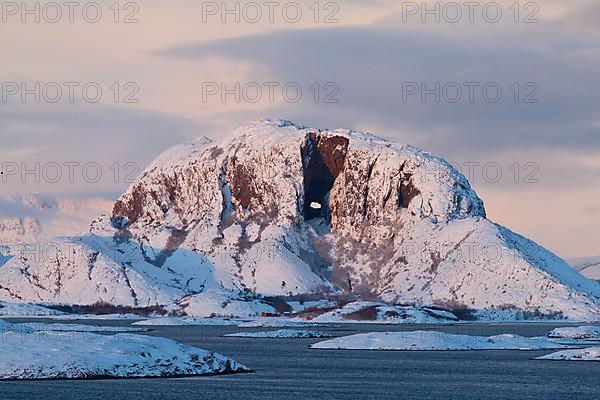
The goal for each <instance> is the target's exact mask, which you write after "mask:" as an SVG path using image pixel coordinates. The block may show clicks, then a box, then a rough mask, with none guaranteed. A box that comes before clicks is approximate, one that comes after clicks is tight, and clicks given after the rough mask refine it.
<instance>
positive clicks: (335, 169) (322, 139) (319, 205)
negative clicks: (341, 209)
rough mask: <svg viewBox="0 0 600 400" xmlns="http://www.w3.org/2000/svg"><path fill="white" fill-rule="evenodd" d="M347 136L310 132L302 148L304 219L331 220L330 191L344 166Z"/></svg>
mask: <svg viewBox="0 0 600 400" xmlns="http://www.w3.org/2000/svg"><path fill="white" fill-rule="evenodd" d="M347 151H348V139H347V138H344V137H341V136H325V135H321V134H320V133H317V132H312V133H310V134H309V135H308V136H307V138H306V142H305V143H304V146H303V147H302V149H301V156H302V167H303V175H304V202H303V216H304V220H310V219H313V218H325V220H326V221H328V222H329V219H330V215H329V192H330V191H331V189H332V188H333V183H334V182H335V179H336V178H337V177H338V175H339V174H340V172H342V169H343V168H344V162H345V160H346V154H347Z"/></svg>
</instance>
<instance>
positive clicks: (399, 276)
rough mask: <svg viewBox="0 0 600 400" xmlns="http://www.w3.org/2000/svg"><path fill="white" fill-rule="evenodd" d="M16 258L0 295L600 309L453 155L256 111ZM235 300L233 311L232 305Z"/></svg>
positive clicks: (595, 292)
mask: <svg viewBox="0 0 600 400" xmlns="http://www.w3.org/2000/svg"><path fill="white" fill-rule="evenodd" d="M62 244H63V246H61V248H58V249H55V251H54V252H53V253H52V255H51V256H50V257H39V259H31V258H28V257H13V258H12V259H11V260H9V261H8V262H7V263H6V264H5V265H4V267H3V268H2V270H0V299H5V300H10V301H37V302H40V301H43V302H64V303H76V304H91V303H94V302H97V301H105V302H110V303H113V304H121V305H130V306H138V307H142V306H148V305H155V304H160V305H170V306H171V307H176V308H178V309H180V310H182V311H183V312H186V313H188V314H190V315H197V314H202V313H204V312H205V311H206V307H205V305H206V304H210V305H211V306H210V308H211V309H213V307H214V305H215V304H217V305H221V308H223V309H225V308H227V307H228V306H230V307H231V308H232V309H234V310H235V311H236V313H238V314H243V313H244V312H247V313H251V312H256V311H259V310H261V307H263V309H264V305H261V303H260V302H257V301H256V300H255V299H254V298H253V296H254V295H255V294H260V295H269V296H276V295H295V294H301V293H320V294H323V295H325V294H327V293H344V292H353V293H355V294H360V295H361V296H362V297H363V298H370V299H380V300H383V301H387V302H394V303H418V304H438V305H447V306H450V307H469V308H476V309H488V308H495V309H502V310H513V309H515V310H525V311H531V312H534V313H544V314H556V313H562V314H563V315H564V316H566V317H570V318H577V319H596V318H597V317H598V314H599V313H600V284H598V283H597V282H593V281H590V280H587V279H585V278H583V277H582V276H580V275H579V274H578V273H577V272H576V271H575V270H574V269H572V268H571V267H570V266H569V265H568V264H567V263H565V262H564V261H563V260H561V259H560V258H559V257H557V256H555V255H554V254H552V253H550V252H549V251H547V250H545V249H544V248H542V247H540V246H538V245H537V244H535V243H533V242H532V241H530V240H528V239H526V238H524V237H522V236H519V235H518V234H516V233H513V232H511V231H510V230H508V229H506V228H504V227H501V226H499V225H497V224H495V223H493V222H491V221H489V220H488V219H486V214H485V209H484V205H483V202H482V201H481V199H480V198H479V197H478V196H477V194H476V193H475V192H474V190H473V189H472V188H471V186H470V185H469V182H468V181H467V180H466V178H465V177H464V176H463V175H462V174H461V173H459V172H458V171H457V170H455V169H454V168H453V167H452V166H451V165H450V164H449V163H447V162H446V161H444V160H442V159H440V158H437V157H434V156H432V155H430V154H429V153H426V152H424V151H421V150H419V149H417V148H414V147H412V146H401V145H396V144H394V143H390V142H388V141H385V140H384V139H381V138H378V137H376V136H373V135H371V134H368V133H362V132H355V131H349V130H320V129H313V128H305V127H302V126H298V125H295V124H293V123H291V122H288V121H258V122H252V123H249V124H247V125H245V126H242V127H240V128H239V129H237V130H236V131H235V132H234V134H233V135H231V136H229V137H228V138H226V139H224V140H223V141H222V142H219V143H215V142H212V141H210V140H208V139H206V138H202V139H199V140H196V141H194V142H190V143H186V144H184V145H182V146H179V147H177V148H175V149H172V150H170V151H168V152H166V153H165V154H163V155H161V156H160V157H159V158H158V159H157V160H156V161H155V162H153V163H152V165H151V166H150V167H149V168H148V169H147V170H146V171H145V172H144V174H143V176H142V177H141V178H140V180H139V181H138V182H137V183H136V184H134V185H133V186H131V187H130V188H129V190H128V191H127V192H126V193H125V194H124V195H123V196H122V197H121V198H120V199H119V200H118V201H117V202H116V203H115V204H114V207H113V211H112V214H111V215H110V216H101V217H99V218H97V219H95V220H94V221H93V222H92V225H91V229H90V233H89V234H88V235H84V236H78V237H73V238H71V239H65V240H63V241H62ZM224 314H227V312H225V313H224Z"/></svg>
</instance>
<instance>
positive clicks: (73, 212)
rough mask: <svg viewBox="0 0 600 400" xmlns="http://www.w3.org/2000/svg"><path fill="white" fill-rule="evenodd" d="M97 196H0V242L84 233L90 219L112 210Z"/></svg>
mask: <svg viewBox="0 0 600 400" xmlns="http://www.w3.org/2000/svg"><path fill="white" fill-rule="evenodd" d="M111 207H112V202H111V201H110V200H109V199H106V198H100V197H68V196H50V195H41V194H30V195H25V196H22V195H15V196H1V197H0V241H1V242H3V243H7V242H13V243H21V242H35V241H39V240H48V239H52V238H54V237H56V236H71V235H78V234H82V233H86V232H87V231H88V230H89V226H90V221H91V220H92V219H93V218H95V217H96V216H98V215H99V214H101V213H104V212H107V211H109V210H110V209H111Z"/></svg>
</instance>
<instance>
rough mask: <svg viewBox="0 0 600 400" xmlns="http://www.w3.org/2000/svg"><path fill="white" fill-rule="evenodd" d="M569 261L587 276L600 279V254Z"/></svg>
mask: <svg viewBox="0 0 600 400" xmlns="http://www.w3.org/2000/svg"><path fill="white" fill-rule="evenodd" d="M568 261H569V264H571V266H572V267H573V268H575V269H576V270H577V271H579V273H580V274H581V275H583V276H585V277H586V278H588V279H595V280H600V256H596V257H578V258H573V259H570V260H568Z"/></svg>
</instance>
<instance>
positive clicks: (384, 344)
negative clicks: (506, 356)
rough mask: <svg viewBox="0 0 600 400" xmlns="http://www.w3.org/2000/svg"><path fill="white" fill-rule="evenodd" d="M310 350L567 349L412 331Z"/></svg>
mask: <svg viewBox="0 0 600 400" xmlns="http://www.w3.org/2000/svg"><path fill="white" fill-rule="evenodd" d="M310 348H311V349H321V350H395V351H463V350H542V349H564V348H568V346H567V345H564V344H561V343H558V342H556V341H552V340H551V339H549V338H546V337H525V336H519V335H512V334H504V335H494V336H489V337H484V336H471V335H455V334H450V333H445V332H437V331H413V332H371V333H361V334H357V335H351V336H343V337H338V338H334V339H330V340H325V341H322V342H319V343H315V344H313V345H312V346H311V347H310Z"/></svg>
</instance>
